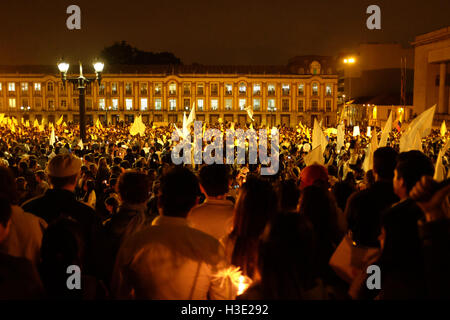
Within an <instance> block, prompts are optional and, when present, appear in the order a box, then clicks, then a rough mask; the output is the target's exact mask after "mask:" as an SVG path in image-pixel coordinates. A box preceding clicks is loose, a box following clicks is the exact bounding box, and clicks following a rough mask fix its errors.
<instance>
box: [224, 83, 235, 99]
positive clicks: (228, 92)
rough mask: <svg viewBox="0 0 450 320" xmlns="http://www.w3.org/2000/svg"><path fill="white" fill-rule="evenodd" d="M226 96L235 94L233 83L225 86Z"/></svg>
mask: <svg viewBox="0 0 450 320" xmlns="http://www.w3.org/2000/svg"><path fill="white" fill-rule="evenodd" d="M225 94H226V95H227V96H231V95H232V94H233V85H232V84H231V83H227V84H225Z"/></svg>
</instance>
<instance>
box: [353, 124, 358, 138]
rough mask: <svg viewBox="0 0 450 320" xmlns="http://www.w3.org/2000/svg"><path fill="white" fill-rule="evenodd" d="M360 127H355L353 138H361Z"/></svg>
mask: <svg viewBox="0 0 450 320" xmlns="http://www.w3.org/2000/svg"><path fill="white" fill-rule="evenodd" d="M359 134H360V133H359V126H354V127H353V136H354V137H357V136H359Z"/></svg>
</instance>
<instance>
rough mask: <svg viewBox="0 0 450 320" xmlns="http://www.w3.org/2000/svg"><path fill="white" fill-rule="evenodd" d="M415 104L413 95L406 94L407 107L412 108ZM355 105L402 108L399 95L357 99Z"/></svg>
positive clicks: (389, 94) (391, 94) (392, 94)
mask: <svg viewBox="0 0 450 320" xmlns="http://www.w3.org/2000/svg"><path fill="white" fill-rule="evenodd" d="M412 102H413V95H412V94H406V105H407V106H410V105H412ZM353 104H374V105H377V106H391V105H394V106H400V105H402V101H401V97H400V94H399V93H386V94H381V95H377V96H366V97H357V98H355V99H354V101H353Z"/></svg>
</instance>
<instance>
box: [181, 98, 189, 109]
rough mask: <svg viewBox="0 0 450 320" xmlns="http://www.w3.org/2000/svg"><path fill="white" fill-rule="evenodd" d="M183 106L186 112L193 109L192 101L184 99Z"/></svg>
mask: <svg viewBox="0 0 450 320" xmlns="http://www.w3.org/2000/svg"><path fill="white" fill-rule="evenodd" d="M183 106H184V110H190V109H191V100H190V99H184V100H183Z"/></svg>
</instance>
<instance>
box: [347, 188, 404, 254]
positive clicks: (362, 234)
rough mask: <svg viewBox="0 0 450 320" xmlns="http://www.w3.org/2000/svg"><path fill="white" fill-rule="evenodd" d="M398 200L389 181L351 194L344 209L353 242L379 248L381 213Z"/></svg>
mask: <svg viewBox="0 0 450 320" xmlns="http://www.w3.org/2000/svg"><path fill="white" fill-rule="evenodd" d="M398 200H399V199H398V197H397V196H396V195H395V193H394V189H393V186H392V182H391V181H389V182H384V181H383V182H382V181H378V182H375V183H374V185H373V186H372V187H370V188H369V189H365V190H362V191H358V192H355V193H353V194H352V195H351V196H350V198H349V199H348V201H347V206H346V209H345V215H346V217H347V223H348V228H349V230H350V231H351V232H352V239H353V241H355V242H356V243H358V244H359V245H362V246H366V247H379V241H378V236H379V235H380V233H381V226H380V224H381V213H382V212H383V211H384V210H386V209H388V208H390V207H391V206H392V205H393V204H394V203H396V202H397V201H398Z"/></svg>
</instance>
